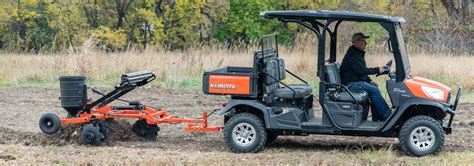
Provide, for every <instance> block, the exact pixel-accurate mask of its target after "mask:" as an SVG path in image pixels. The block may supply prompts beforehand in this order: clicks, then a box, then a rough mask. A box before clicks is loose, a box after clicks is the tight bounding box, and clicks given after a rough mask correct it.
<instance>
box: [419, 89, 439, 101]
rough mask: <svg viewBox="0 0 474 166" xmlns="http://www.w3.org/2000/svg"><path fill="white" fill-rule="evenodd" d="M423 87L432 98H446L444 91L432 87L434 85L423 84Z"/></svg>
mask: <svg viewBox="0 0 474 166" xmlns="http://www.w3.org/2000/svg"><path fill="white" fill-rule="evenodd" d="M421 89H422V90H423V92H425V94H426V95H427V96H429V97H431V98H434V99H437V100H443V99H444V92H443V91H442V90H440V89H436V88H432V87H427V86H421Z"/></svg>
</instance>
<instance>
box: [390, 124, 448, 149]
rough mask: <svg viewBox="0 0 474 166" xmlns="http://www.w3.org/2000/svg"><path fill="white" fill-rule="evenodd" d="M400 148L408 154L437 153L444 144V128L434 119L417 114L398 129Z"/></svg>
mask: <svg viewBox="0 0 474 166" xmlns="http://www.w3.org/2000/svg"><path fill="white" fill-rule="evenodd" d="M399 141H400V146H401V148H402V149H403V150H404V151H405V152H406V153H407V154H408V155H410V156H417V157H419V156H426V155H430V154H437V153H438V152H440V151H441V149H442V148H443V144H444V130H443V127H442V126H441V123H440V122H439V121H437V120H436V119H434V118H432V117H429V116H426V115H419V116H415V117H412V118H410V119H408V120H407V121H406V122H405V123H404V124H403V127H402V129H401V130H400V135H399Z"/></svg>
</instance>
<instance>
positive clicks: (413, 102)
mask: <svg viewBox="0 0 474 166" xmlns="http://www.w3.org/2000/svg"><path fill="white" fill-rule="evenodd" d="M415 105H425V106H433V107H438V108H440V109H441V110H442V111H443V112H445V113H446V112H447V111H448V110H447V108H446V106H444V105H443V104H441V103H439V102H436V101H432V100H428V99H423V98H414V99H410V100H408V101H406V102H405V103H404V104H403V105H402V106H400V108H399V109H398V110H397V111H396V112H395V114H392V115H391V116H390V117H389V122H388V123H387V125H386V126H385V127H384V128H383V129H382V132H386V131H389V130H390V129H392V128H393V126H394V125H395V124H396V123H397V122H398V120H400V118H401V117H402V115H403V114H404V113H405V112H406V111H407V110H408V108H410V107H411V106H415Z"/></svg>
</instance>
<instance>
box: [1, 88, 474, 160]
mask: <svg viewBox="0 0 474 166" xmlns="http://www.w3.org/2000/svg"><path fill="white" fill-rule="evenodd" d="M100 90H102V91H107V90H110V89H100ZM89 94H90V96H91V97H92V98H93V99H97V98H99V96H97V95H92V94H91V93H89ZM58 97H59V90H58V89H55V88H4V89H0V114H1V115H2V120H1V121H0V163H1V162H2V161H23V162H45V161H46V162H50V163H62V162H64V161H63V160H66V161H65V162H66V163H67V162H77V163H90V162H91V161H90V160H78V159H76V158H74V159H71V156H87V157H89V158H97V159H94V160H99V161H103V162H104V161H105V162H109V161H114V159H112V160H110V157H112V158H116V159H120V158H121V160H120V161H122V160H123V161H131V162H137V161H148V160H147V159H148V158H149V157H151V158H155V159H156V158H157V157H158V156H155V155H152V156H150V154H148V153H156V154H157V155H159V157H158V158H159V159H160V161H161V162H169V161H194V160H200V159H211V158H212V160H213V161H220V162H225V161H227V160H228V159H222V160H220V157H222V158H227V157H246V156H247V157H249V156H248V155H243V156H236V155H235V154H233V153H231V152H229V150H228V149H227V148H226V146H225V144H224V142H223V135H222V133H220V132H206V133H186V132H184V131H183V128H184V125H183V124H165V125H160V128H161V130H160V132H159V134H158V138H157V140H156V141H147V140H145V139H143V138H140V137H138V136H136V135H135V134H134V133H133V132H132V131H131V124H132V123H133V122H134V121H133V120H125V119H123V120H116V121H112V122H110V123H112V124H113V125H111V126H112V128H111V131H112V132H111V134H110V136H109V138H108V139H107V141H106V142H105V143H104V145H103V146H101V147H90V146H83V145H80V144H79V133H80V129H81V125H69V126H66V127H64V128H62V129H61V130H60V131H59V132H58V133H56V134H54V135H45V134H42V133H41V131H40V130H39V127H38V120H39V118H40V116H41V115H42V114H44V113H46V112H52V113H56V114H58V115H59V116H60V117H65V116H66V112H65V111H64V110H63V109H62V108H61V104H60V101H59V100H58ZM123 98H124V99H131V100H140V101H141V102H142V103H143V104H145V105H149V106H152V107H163V108H165V109H166V110H167V111H168V112H169V113H170V114H172V115H175V116H178V117H186V118H200V116H201V113H202V112H203V111H207V112H210V111H212V110H214V109H216V108H219V107H220V105H221V103H223V102H225V101H227V99H226V98H225V97H223V96H210V95H205V94H203V93H202V92H200V91H198V90H176V89H164V88H160V87H157V86H152V87H145V88H141V89H138V90H136V91H133V92H131V93H130V94H127V95H126V96H124V97H123ZM113 104H117V105H119V104H123V103H120V102H114V103H113ZM472 110H474V104H472V103H462V104H461V105H460V107H459V108H458V111H457V114H456V116H455V119H454V128H453V133H452V134H451V135H448V136H447V137H446V140H445V146H444V150H443V151H445V152H463V151H474V118H473V117H474V115H473V114H472V113H471V111H472ZM318 112H319V113H318ZM316 114H320V111H316ZM222 119H223V118H222V117H219V116H217V115H213V116H211V117H210V119H209V122H210V123H211V124H212V125H223V124H222V121H223V120H222ZM367 149H369V150H384V149H385V150H386V149H390V150H393V151H394V152H395V153H400V155H403V154H402V152H401V150H399V148H398V140H397V139H396V138H374V137H348V136H330V135H329V136H328V135H310V136H281V137H279V138H278V139H277V140H276V141H275V142H274V143H272V144H270V145H268V146H267V148H266V149H265V150H264V151H263V152H261V153H260V154H259V155H263V156H262V157H263V158H265V160H264V161H267V159H269V160H268V161H272V160H273V161H278V158H279V157H278V155H280V154H281V153H287V154H289V155H291V154H293V153H297V154H298V153H304V154H305V155H309V154H312V155H314V154H317V153H325V154H327V153H329V154H331V156H332V157H335V156H336V158H338V156H341V155H342V156H343V154H338V153H337V152H339V151H344V152H345V153H351V152H357V151H359V150H367ZM127 151H130V152H133V154H127ZM306 152H309V154H306ZM143 153H146V155H145V154H143ZM273 153H275V155H271V154H273ZM313 153H314V154H313ZM180 154H183V155H185V156H187V157H184V158H183V156H182V155H180ZM202 155H212V156H202ZM219 155H221V156H219ZM268 155H270V156H268ZM38 156H39V157H38ZM48 156H50V157H51V158H50V157H48ZM91 156H92V157H91ZM144 156H148V157H144ZM257 157H258V155H257ZM310 157H311V156H310ZM313 157H314V156H313ZM332 157H331V158H332ZM104 158H107V159H106V160H104ZM132 158H136V160H133V159H132ZM289 158H292V157H289ZM61 159H62V160H61ZM244 159H245V158H244ZM230 161H233V160H230ZM285 161H290V160H285ZM320 161H324V159H323V160H320ZM150 164H152V163H150Z"/></svg>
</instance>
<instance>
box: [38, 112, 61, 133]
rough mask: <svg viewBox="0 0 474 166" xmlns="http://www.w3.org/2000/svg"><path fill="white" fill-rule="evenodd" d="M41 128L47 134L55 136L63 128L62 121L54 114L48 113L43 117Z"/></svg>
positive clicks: (40, 122) (40, 123) (40, 121)
mask: <svg viewBox="0 0 474 166" xmlns="http://www.w3.org/2000/svg"><path fill="white" fill-rule="evenodd" d="M39 127H40V129H41V132H43V133H45V134H54V133H56V132H58V130H59V129H60V128H61V119H59V116H58V115H56V114H54V113H46V114H44V115H43V116H41V118H40V120H39Z"/></svg>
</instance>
